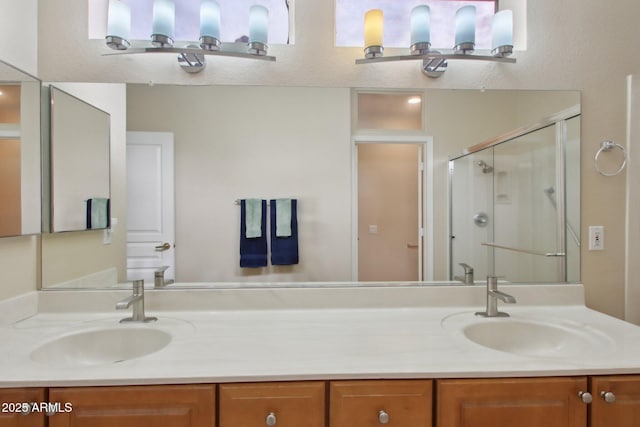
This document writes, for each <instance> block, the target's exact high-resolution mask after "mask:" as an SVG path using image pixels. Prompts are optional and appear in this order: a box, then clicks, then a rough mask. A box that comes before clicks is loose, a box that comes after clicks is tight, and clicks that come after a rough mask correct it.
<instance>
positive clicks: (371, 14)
mask: <svg viewBox="0 0 640 427" xmlns="http://www.w3.org/2000/svg"><path fill="white" fill-rule="evenodd" d="M383 28H384V16H383V13H382V10H381V9H371V10H370V11H368V12H367V13H365V15H364V45H365V48H364V57H365V58H380V57H382V56H383V55H384V47H382V33H383Z"/></svg>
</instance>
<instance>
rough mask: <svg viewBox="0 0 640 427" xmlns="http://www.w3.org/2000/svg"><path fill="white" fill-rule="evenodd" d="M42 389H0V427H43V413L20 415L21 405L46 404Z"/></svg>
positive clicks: (44, 393)
mask: <svg viewBox="0 0 640 427" xmlns="http://www.w3.org/2000/svg"><path fill="white" fill-rule="evenodd" d="M46 396H47V395H46V392H45V389H43V388H5V389H0V405H2V406H1V408H0V427H44V426H45V417H46V415H45V413H44V412H42V411H32V412H30V413H29V414H28V415H23V414H22V413H21V409H19V407H22V405H21V404H23V403H27V404H37V405H39V404H41V403H46V400H47V398H46Z"/></svg>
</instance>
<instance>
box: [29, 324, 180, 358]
mask: <svg viewBox="0 0 640 427" xmlns="http://www.w3.org/2000/svg"><path fill="white" fill-rule="evenodd" d="M170 341H171V335H170V334H169V333H167V332H165V331H162V330H158V329H150V328H140V327H138V328H128V327H120V328H108V329H97V330H90V331H83V332H77V333H74V334H70V335H65V336H62V337H59V338H57V339H55V340H53V341H50V342H48V343H46V344H43V345H42V346H40V347H38V348H37V349H35V350H34V351H33V352H32V353H31V359H32V360H34V361H36V362H41V363H47V364H57V365H70V366H74V365H76V366H77V365H104V364H110V363H117V362H122V361H125V360H130V359H135V358H137V357H142V356H146V355H149V354H151V353H155V352H156V351H159V350H161V349H163V348H164V347H166V346H167V345H168V344H169V342H170Z"/></svg>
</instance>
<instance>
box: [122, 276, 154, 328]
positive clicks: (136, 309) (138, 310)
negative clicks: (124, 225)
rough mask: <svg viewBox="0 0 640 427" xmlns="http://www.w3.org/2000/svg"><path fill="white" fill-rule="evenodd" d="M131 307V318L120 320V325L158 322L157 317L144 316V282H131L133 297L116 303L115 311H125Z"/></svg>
mask: <svg viewBox="0 0 640 427" xmlns="http://www.w3.org/2000/svg"><path fill="white" fill-rule="evenodd" d="M131 306H133V313H132V316H131V317H125V318H124V319H120V323H124V322H144V323H147V322H153V321H156V320H158V318H157V317H147V316H145V314H144V280H134V281H133V295H131V296H130V297H128V298H125V299H123V300H122V301H118V302H117V303H116V310H126V309H127V308H129V307H131Z"/></svg>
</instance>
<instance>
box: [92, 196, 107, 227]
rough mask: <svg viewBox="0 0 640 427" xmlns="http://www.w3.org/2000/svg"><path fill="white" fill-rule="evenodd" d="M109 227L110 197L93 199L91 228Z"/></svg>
mask: <svg viewBox="0 0 640 427" xmlns="http://www.w3.org/2000/svg"><path fill="white" fill-rule="evenodd" d="M107 227H109V199H103V198H93V199H91V228H107Z"/></svg>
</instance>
